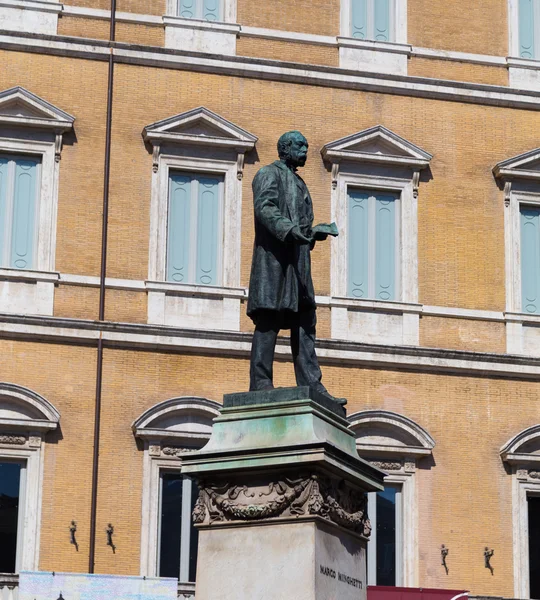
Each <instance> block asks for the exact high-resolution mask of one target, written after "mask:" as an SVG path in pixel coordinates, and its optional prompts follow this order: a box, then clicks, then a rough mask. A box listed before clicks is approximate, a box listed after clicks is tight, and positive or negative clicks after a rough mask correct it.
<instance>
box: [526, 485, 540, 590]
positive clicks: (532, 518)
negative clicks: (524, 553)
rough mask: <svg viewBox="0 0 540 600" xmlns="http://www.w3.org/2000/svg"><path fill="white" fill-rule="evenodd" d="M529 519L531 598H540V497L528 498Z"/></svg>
mask: <svg viewBox="0 0 540 600" xmlns="http://www.w3.org/2000/svg"><path fill="white" fill-rule="evenodd" d="M527 505H528V509H529V510H528V517H529V519H528V520H529V573H530V579H529V588H530V592H529V598H540V568H539V565H540V496H527Z"/></svg>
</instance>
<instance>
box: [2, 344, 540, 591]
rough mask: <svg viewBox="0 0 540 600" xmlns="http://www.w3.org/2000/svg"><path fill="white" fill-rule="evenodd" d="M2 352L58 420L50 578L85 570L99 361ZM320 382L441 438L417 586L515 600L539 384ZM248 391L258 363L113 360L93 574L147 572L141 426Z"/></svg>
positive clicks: (43, 347)
mask: <svg viewBox="0 0 540 600" xmlns="http://www.w3.org/2000/svg"><path fill="white" fill-rule="evenodd" d="M0 349H1V350H2V352H1V353H0V356H1V357H2V358H0V366H1V367H2V368H3V370H6V369H9V372H10V379H11V380H15V381H16V382H17V383H19V384H21V385H25V386H27V387H29V388H31V389H34V390H35V391H37V392H39V393H41V394H42V395H44V396H45V397H46V398H47V399H49V400H50V401H51V402H52V403H53V404H54V405H55V406H56V407H57V408H58V409H59V411H60V412H61V419H62V421H61V422H62V426H61V435H59V436H57V439H54V440H52V442H51V443H48V444H47V449H46V464H45V485H44V490H45V496H44V508H43V523H42V528H43V529H42V540H41V561H40V568H42V569H51V570H53V569H56V570H60V569H62V570H68V571H77V570H79V571H84V570H85V569H86V564H87V552H88V550H87V548H88V528H89V521H88V519H89V500H90V478H91V460H90V459H91V448H92V430H93V406H94V405H93V402H94V384H95V356H96V351H95V349H93V348H80V347H79V348H76V347H72V346H60V345H49V344H38V343H23V342H11V341H2V342H0ZM2 361H3V362H2ZM323 371H324V382H325V384H326V385H327V386H328V387H329V389H330V390H332V391H333V392H334V393H335V394H339V395H343V396H346V397H348V398H349V405H348V412H349V414H353V413H354V412H358V411H360V410H365V409H368V408H380V409H385V410H390V411H395V412H398V413H400V414H402V415H405V416H407V417H409V418H411V419H413V420H414V421H416V422H417V423H418V424H420V425H421V426H422V427H424V428H425V429H426V430H427V431H428V432H429V433H430V434H431V435H432V437H433V438H434V439H435V442H436V446H435V449H434V451H433V458H432V459H431V458H430V459H423V460H422V461H421V462H420V463H419V470H418V471H417V501H418V506H419V531H420V537H419V575H420V585H422V586H424V587H439V588H451V589H460V588H464V589H469V590H471V592H472V593H474V594H485V595H489V594H491V595H499V596H506V597H511V595H512V592H513V587H512V577H513V575H512V522H511V506H512V504H511V481H510V476H509V475H508V474H507V473H506V472H505V469H504V467H503V464H502V462H501V460H500V458H499V449H500V447H501V446H502V445H503V444H504V443H505V442H506V441H507V440H508V439H509V438H510V437H512V436H513V435H515V434H516V433H517V432H519V431H521V430H522V429H524V428H526V427H528V426H530V424H531V423H533V422H536V421H535V420H536V419H537V417H538V402H539V400H538V391H537V388H538V386H537V384H536V383H535V382H532V381H519V380H509V379H490V378H488V377H467V376H457V375H442V374H429V373H422V372H400V371H394V370H381V369H367V368H358V367H350V368H349V367H344V366H339V365H327V364H323ZM209 373H212V376H211V377H209V375H208V374H209ZM291 384H293V369H292V365H291V364H290V363H289V362H288V361H278V362H277V364H276V385H291ZM247 385H248V361H247V358H221V357H217V356H203V355H194V354H193V355H192V354H190V355H183V354H177V353H159V352H146V351H128V350H115V349H106V350H105V353H104V370H103V397H102V402H103V404H102V431H101V445H100V477H99V494H98V520H97V532H98V538H97V545H96V572H99V573H118V574H122V573H123V574H133V575H135V574H137V573H139V560H140V555H139V548H140V535H141V531H140V525H141V493H142V490H141V485H142V457H143V452H142V449H141V446H138V445H137V443H136V440H135V439H134V437H133V433H132V430H131V424H132V422H133V421H134V420H135V419H136V418H137V417H138V416H140V414H142V412H143V411H144V410H146V409H147V408H149V407H150V406H152V405H154V404H156V403H158V402H160V401H163V400H166V399H168V398H172V397H178V396H190V395H194V396H202V397H206V398H209V399H212V400H216V401H219V402H220V401H221V399H222V395H223V393H227V392H233V391H238V390H243V389H246V388H247ZM51 439H52V438H51ZM473 481H474V484H473V483H472V482H473ZM71 519H75V520H77V522H78V540H79V543H80V551H79V553H76V552H75V550H74V548H73V546H71V545H70V544H69V536H68V527H69V523H70V521H71ZM108 523H113V525H114V527H115V544H116V546H117V549H116V554H112V553H111V550H110V548H109V547H107V545H106V543H105V542H106V538H105V534H104V531H105V529H106V527H107V524H108ZM493 523H496V524H497V526H496V527H494V526H493ZM64 542H65V543H64ZM442 543H444V544H445V545H447V547H449V548H450V549H451V552H452V554H451V557H452V561H451V567H450V571H449V574H448V576H447V575H445V574H444V571H443V569H442V568H441V566H440V555H439V548H440V545H441V544H442ZM486 545H488V546H489V547H493V548H495V550H496V557H497V560H496V561H493V564H494V566H495V571H494V575H493V576H491V575H490V573H489V571H488V570H486V569H485V567H484V564H483V548H484V546H486Z"/></svg>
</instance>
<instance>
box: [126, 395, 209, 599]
mask: <svg viewBox="0 0 540 600" xmlns="http://www.w3.org/2000/svg"><path fill="white" fill-rule="evenodd" d="M220 411H221V405H220V404H218V403H217V402H214V401H213V400H208V399H207V398H199V397H194V396H185V397H180V398H172V399H169V400H165V401H163V402H160V403H158V404H156V405H154V406H152V407H151V408H149V409H148V410H146V411H145V412H144V413H143V414H142V415H141V416H140V417H139V418H138V419H136V420H135V421H134V423H133V425H132V429H133V432H134V435H135V437H136V438H137V439H140V440H142V441H143V446H144V450H143V451H144V457H143V481H142V513H141V561H140V575H141V576H146V577H157V576H158V560H157V557H158V546H159V539H158V535H159V533H158V532H159V487H160V476H161V473H162V472H163V471H169V472H170V471H181V468H182V456H183V455H185V454H186V453H189V452H193V451H194V450H199V449H201V448H202V447H203V446H204V445H205V444H206V443H207V442H208V440H209V439H210V434H211V428H212V420H213V419H214V418H215V417H217V416H219V415H220ZM179 589H180V591H183V593H185V594H186V595H187V596H186V597H188V596H191V595H192V594H193V593H194V589H195V587H194V584H193V582H180V588H179Z"/></svg>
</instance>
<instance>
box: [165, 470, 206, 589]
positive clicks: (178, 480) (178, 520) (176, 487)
mask: <svg viewBox="0 0 540 600" xmlns="http://www.w3.org/2000/svg"><path fill="white" fill-rule="evenodd" d="M160 485H161V493H160V531H159V556H158V565H159V568H158V573H159V577H176V578H177V579H178V580H179V581H180V582H182V583H188V582H193V581H195V574H196V571H197V547H198V542H199V532H198V531H197V529H195V527H194V526H193V523H192V519H191V514H192V512H193V509H194V507H195V502H196V501H197V496H198V493H199V491H198V488H197V485H196V484H195V483H194V482H193V481H192V480H191V479H189V478H188V477H185V476H183V475H180V473H178V472H176V473H167V472H164V473H161V482H160Z"/></svg>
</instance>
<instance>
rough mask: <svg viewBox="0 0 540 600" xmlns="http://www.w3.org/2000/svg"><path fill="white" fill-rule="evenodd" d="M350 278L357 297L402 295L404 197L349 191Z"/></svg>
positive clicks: (350, 289)
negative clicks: (402, 217) (401, 238)
mask: <svg viewBox="0 0 540 600" xmlns="http://www.w3.org/2000/svg"><path fill="white" fill-rule="evenodd" d="M347 196H348V198H347V200H348V240H349V241H348V281H347V290H348V291H347V294H348V295H349V296H351V297H353V298H371V299H375V300H386V301H392V300H397V299H398V298H399V266H400V240H399V234H400V199H399V196H398V195H396V194H392V193H388V192H380V191H366V190H356V189H349V190H348V195H347Z"/></svg>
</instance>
